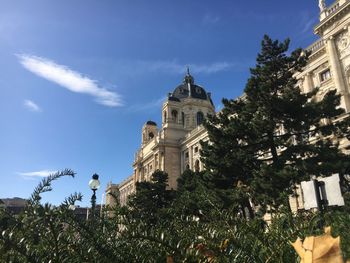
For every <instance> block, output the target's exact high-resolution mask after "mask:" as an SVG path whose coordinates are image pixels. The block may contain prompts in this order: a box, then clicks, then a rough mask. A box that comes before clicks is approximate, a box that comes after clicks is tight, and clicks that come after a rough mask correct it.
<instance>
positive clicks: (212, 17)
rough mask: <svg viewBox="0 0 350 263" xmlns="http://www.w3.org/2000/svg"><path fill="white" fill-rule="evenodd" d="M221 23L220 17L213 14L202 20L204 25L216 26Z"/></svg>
mask: <svg viewBox="0 0 350 263" xmlns="http://www.w3.org/2000/svg"><path fill="white" fill-rule="evenodd" d="M219 21H220V17H219V16H217V15H211V14H206V15H205V16H204V17H203V20H202V22H203V24H204V25H214V24H217V23H218V22H219Z"/></svg>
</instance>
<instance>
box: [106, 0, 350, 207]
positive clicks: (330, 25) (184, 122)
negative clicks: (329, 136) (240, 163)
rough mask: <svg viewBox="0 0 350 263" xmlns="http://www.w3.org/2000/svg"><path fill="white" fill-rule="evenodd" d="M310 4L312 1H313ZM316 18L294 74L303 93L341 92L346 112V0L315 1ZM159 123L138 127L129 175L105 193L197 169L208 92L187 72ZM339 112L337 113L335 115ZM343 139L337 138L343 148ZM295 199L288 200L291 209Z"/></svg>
mask: <svg viewBox="0 0 350 263" xmlns="http://www.w3.org/2000/svg"><path fill="white" fill-rule="evenodd" d="M315 4H316V3H315ZM319 8H320V21H319V23H318V24H317V25H316V26H315V27H314V33H315V34H316V35H318V36H319V40H317V41H316V42H315V43H313V44H312V45H310V46H309V47H308V48H306V50H308V51H310V52H311V55H310V59H309V62H308V64H307V66H306V67H305V69H304V70H303V72H301V73H299V74H297V75H296V78H297V79H298V80H299V81H298V86H299V88H300V89H301V90H302V91H303V92H309V91H312V90H313V89H314V88H315V87H319V91H318V93H317V95H316V99H322V98H323V96H324V95H325V94H326V93H327V92H328V91H329V90H332V89H336V90H337V92H338V93H339V94H340V95H341V107H343V108H344V109H345V111H346V114H348V112H349V111H350V32H349V26H350V0H337V1H335V2H334V3H333V4H332V5H330V6H328V7H327V6H326V4H325V1H324V0H319ZM161 114H162V123H161V125H160V126H158V125H157V124H156V123H155V122H153V121H147V122H146V123H145V125H144V126H143V128H142V131H141V136H142V140H141V141H142V143H141V147H140V149H139V150H138V151H137V152H136V154H135V158H134V162H133V174H132V175H131V176H129V177H128V178H127V179H126V180H125V181H123V182H122V183H121V184H119V185H117V186H115V185H112V184H111V185H110V187H108V189H107V192H108V191H111V189H112V188H113V187H112V186H114V189H118V190H119V196H120V203H121V204H122V205H124V204H125V203H126V201H127V197H128V196H129V195H130V194H131V193H133V192H134V191H135V184H136V182H141V181H148V180H150V176H151V174H152V173H153V172H154V171H155V170H156V169H160V170H162V171H165V172H167V173H168V175H169V187H170V188H173V189H176V179H177V178H178V177H179V176H180V174H181V173H182V172H183V171H184V170H185V169H186V168H189V169H192V170H196V171H200V170H202V169H203V166H202V163H201V162H200V156H199V152H200V151H199V150H200V144H199V142H200V141H201V140H203V141H205V140H208V136H207V132H206V130H205V129H204V128H203V126H202V125H201V123H202V121H203V119H204V117H205V116H206V115H207V114H215V109H214V106H213V103H212V100H211V94H210V93H208V92H206V90H205V89H204V88H203V87H201V86H199V85H197V84H195V82H194V78H193V77H192V76H191V74H190V73H189V71H188V72H187V75H186V76H185V78H184V80H183V82H182V83H181V84H180V85H179V86H178V87H176V88H175V89H174V91H173V92H172V93H169V94H168V97H167V99H166V101H165V102H164V104H163V107H162V113H161ZM341 117H342V116H339V118H341ZM347 144H348V142H347V141H343V142H341V146H342V147H345V146H346V145H347ZM301 204H302V195H300V200H298V199H295V200H291V205H292V206H294V207H295V208H298V207H300V206H301Z"/></svg>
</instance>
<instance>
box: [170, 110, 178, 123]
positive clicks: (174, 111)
mask: <svg viewBox="0 0 350 263" xmlns="http://www.w3.org/2000/svg"><path fill="white" fill-rule="evenodd" d="M171 117H172V119H173V122H175V123H176V122H177V110H172V111H171Z"/></svg>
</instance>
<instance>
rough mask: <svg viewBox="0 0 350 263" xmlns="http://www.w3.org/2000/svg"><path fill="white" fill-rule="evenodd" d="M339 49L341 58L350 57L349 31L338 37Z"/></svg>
mask: <svg viewBox="0 0 350 263" xmlns="http://www.w3.org/2000/svg"><path fill="white" fill-rule="evenodd" d="M337 47H338V50H339V53H340V56H344V55H348V54H349V53H350V36H349V33H348V31H345V32H343V33H341V34H340V35H339V36H338V37H337Z"/></svg>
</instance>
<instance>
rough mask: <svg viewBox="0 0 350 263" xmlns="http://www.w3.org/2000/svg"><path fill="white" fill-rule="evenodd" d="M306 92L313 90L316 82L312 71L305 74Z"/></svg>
mask: <svg viewBox="0 0 350 263" xmlns="http://www.w3.org/2000/svg"><path fill="white" fill-rule="evenodd" d="M303 84H304V85H303V86H304V93H308V92H311V91H312V90H313V88H314V82H313V80H312V76H311V74H310V73H307V74H306V75H305V79H304V83H303Z"/></svg>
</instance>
